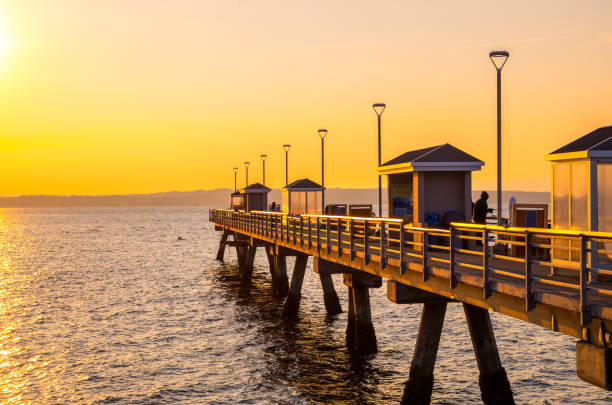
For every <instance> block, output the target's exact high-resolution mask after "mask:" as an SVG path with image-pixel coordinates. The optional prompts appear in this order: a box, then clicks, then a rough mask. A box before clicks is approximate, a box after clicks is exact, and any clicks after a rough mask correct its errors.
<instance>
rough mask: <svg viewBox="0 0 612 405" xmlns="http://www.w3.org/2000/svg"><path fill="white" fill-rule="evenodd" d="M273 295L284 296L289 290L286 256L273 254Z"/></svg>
mask: <svg viewBox="0 0 612 405" xmlns="http://www.w3.org/2000/svg"><path fill="white" fill-rule="evenodd" d="M274 273H275V276H274V286H273V293H274V296H276V297H278V298H284V297H286V296H287V292H288V291H289V279H288V277H287V256H284V255H274Z"/></svg>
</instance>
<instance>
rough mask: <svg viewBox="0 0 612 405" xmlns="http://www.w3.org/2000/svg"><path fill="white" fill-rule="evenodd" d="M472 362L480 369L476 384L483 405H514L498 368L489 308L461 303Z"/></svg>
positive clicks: (505, 381) (501, 369)
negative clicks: (472, 348)
mask: <svg viewBox="0 0 612 405" xmlns="http://www.w3.org/2000/svg"><path fill="white" fill-rule="evenodd" d="M463 310H464V312H465V318H466V320H467V324H468V328H469V330H470V336H471V337H472V345H473V346H474V352H475V354H476V362H477V363H478V369H479V370H480V377H479V381H478V382H479V385H480V393H481V396H482V401H483V403H484V404H485V405H514V398H513V396H512V390H511V389H510V382H509V381H508V377H507V375H506V370H504V368H503V367H502V364H501V360H500V358H499V353H498V351H497V344H496V343H495V335H494V333H493V327H492V326H491V318H490V316H489V311H488V310H487V309H484V308H480V307H476V306H474V305H470V304H465V303H464V304H463Z"/></svg>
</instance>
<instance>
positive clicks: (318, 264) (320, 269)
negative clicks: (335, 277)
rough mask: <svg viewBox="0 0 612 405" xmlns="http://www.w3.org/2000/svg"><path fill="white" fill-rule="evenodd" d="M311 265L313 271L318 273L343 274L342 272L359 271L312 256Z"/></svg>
mask: <svg viewBox="0 0 612 405" xmlns="http://www.w3.org/2000/svg"><path fill="white" fill-rule="evenodd" d="M312 267H313V269H314V272H315V273H319V274H343V273H355V272H358V273H361V272H359V271H358V270H355V269H353V268H351V267H348V266H344V265H342V264H339V263H334V262H330V261H327V260H323V259H321V258H319V257H313V260H312Z"/></svg>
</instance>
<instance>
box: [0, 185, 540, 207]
mask: <svg viewBox="0 0 612 405" xmlns="http://www.w3.org/2000/svg"><path fill="white" fill-rule="evenodd" d="M232 191H233V190H230V189H227V188H219V189H213V190H194V191H169V192H162V193H151V194H125V195H100V196H89V195H26V196H17V197H0V208H62V207H70V208H78V207H83V208H86V207H92V208H93V207H101V208H103V207H163V206H167V207H177V206H178V207H182V206H209V207H219V208H222V207H225V206H228V205H229V195H230V193H231V192H232ZM480 191H481V190H474V191H473V192H472V195H473V200H476V199H477V198H478V195H479V194H480ZM487 192H488V193H489V194H490V196H491V197H490V199H489V201H490V202H491V203H493V204H494V202H495V201H496V193H495V191H492V190H487ZM383 194H386V192H384V193H383ZM511 196H514V197H516V198H517V200H518V201H519V202H523V203H549V202H550V193H549V192H547V191H519V190H508V191H504V194H503V198H502V201H504V203H506V202H507V201H508V199H509V198H510V197H511ZM326 199H327V202H328V203H343V202H352V203H371V204H375V203H376V201H377V200H378V193H377V189H375V188H353V189H347V188H329V189H327V192H326ZM269 201H270V202H272V201H275V202H277V203H278V202H280V201H281V192H280V190H279V189H274V190H272V192H271V193H270V196H269Z"/></svg>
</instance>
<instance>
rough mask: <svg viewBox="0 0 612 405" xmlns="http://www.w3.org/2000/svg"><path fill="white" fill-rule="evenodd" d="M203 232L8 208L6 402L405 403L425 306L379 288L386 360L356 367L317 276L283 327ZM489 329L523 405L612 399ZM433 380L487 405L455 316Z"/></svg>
mask: <svg viewBox="0 0 612 405" xmlns="http://www.w3.org/2000/svg"><path fill="white" fill-rule="evenodd" d="M207 219H208V213H207V209H206V208H202V207H193V208H123V209H109V208H99V209H45V210H42V209H41V210H39V209H28V210H20V209H4V210H0V320H1V322H0V403H2V404H73V403H74V404H111V403H113V404H114V403H116V404H328V403H333V404H397V403H399V400H400V398H401V394H402V389H403V382H404V381H405V380H406V378H407V375H408V370H409V366H410V360H411V356H412V350H413V345H414V342H415V338H416V332H417V329H418V323H419V317H420V306H407V305H396V304H393V303H392V302H390V301H388V300H387V299H386V296H385V288H384V286H383V288H381V289H378V290H372V311H373V322H374V326H375V328H376V332H377V336H378V342H379V353H377V354H376V355H372V356H367V357H356V356H353V355H351V353H349V352H348V351H347V350H346V348H345V346H344V330H345V327H346V313H343V314H341V315H339V316H337V317H331V318H330V317H327V316H326V315H325V311H324V308H323V300H322V294H321V289H320V284H319V281H318V278H317V277H316V274H314V273H313V272H312V271H308V272H307V274H306V277H305V280H304V289H303V299H302V306H301V309H300V317H299V319H298V320H297V321H295V322H288V321H283V319H282V318H281V316H280V313H281V310H282V302H280V301H277V300H275V299H273V298H272V297H271V294H270V282H269V273H268V270H267V267H266V266H267V259H266V258H265V256H264V255H263V254H259V255H258V256H257V258H256V268H255V272H254V276H253V282H252V284H251V285H250V286H248V287H244V286H242V285H241V283H240V281H239V279H238V277H237V274H238V269H237V265H236V256H235V252H229V255H227V256H226V261H225V262H224V263H219V262H217V261H216V260H215V254H216V249H217V246H218V240H219V234H218V233H217V232H215V231H214V229H213V226H212V224H211V223H209V222H208V221H207ZM179 236H180V237H182V238H183V239H184V240H178V237H179ZM290 264H291V262H290ZM289 268H291V266H289ZM309 269H311V266H310V264H309ZM336 277H337V276H336ZM335 282H336V289H337V291H338V292H339V295H340V298H341V301H342V305H343V308H344V309H346V288H345V287H344V286H343V285H342V284H341V280H340V278H339V277H338V278H337V279H336V280H335ZM492 318H493V324H494V328H495V330H496V338H497V342H498V346H499V348H500V351H501V353H500V354H501V357H502V361H503V363H504V366H505V368H506V370H507V372H508V375H509V378H510V382H511V384H512V388H513V391H514V393H515V399H516V402H517V403H518V404H584V405H587V404H589V405H590V404H606V403H611V402H612V396H611V395H610V393H608V392H606V391H603V390H601V389H599V388H596V387H594V386H591V385H589V384H587V383H585V382H583V381H581V380H580V379H579V378H578V377H576V374H575V356H574V344H575V340H574V339H573V338H570V337H567V336H563V335H560V334H557V333H553V332H551V331H548V330H545V329H542V328H539V327H536V326H533V325H530V324H526V323H522V322H519V321H516V320H513V319H511V318H507V317H504V316H499V315H496V314H492ZM435 376H436V382H435V387H434V393H433V399H432V403H434V404H479V403H481V401H480V392H479V388H478V371H477V367H476V361H475V359H474V354H473V351H472V348H471V343H470V340H469V336H468V332H467V327H466V325H465V321H464V316H463V311H462V308H461V305H459V304H452V305H450V306H449V309H448V312H447V317H446V322H445V327H444V331H443V335H442V340H441V343H440V351H439V355H438V362H437V365H436V373H435Z"/></svg>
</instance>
